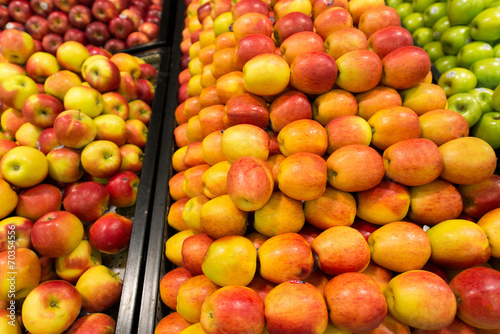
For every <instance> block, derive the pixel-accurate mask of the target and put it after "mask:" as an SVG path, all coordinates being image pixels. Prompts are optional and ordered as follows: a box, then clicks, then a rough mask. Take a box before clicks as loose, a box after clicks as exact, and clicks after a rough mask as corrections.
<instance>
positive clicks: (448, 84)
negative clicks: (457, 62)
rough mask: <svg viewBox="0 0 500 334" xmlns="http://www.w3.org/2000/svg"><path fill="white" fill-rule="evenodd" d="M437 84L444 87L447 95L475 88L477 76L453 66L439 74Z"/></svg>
mask: <svg viewBox="0 0 500 334" xmlns="http://www.w3.org/2000/svg"><path fill="white" fill-rule="evenodd" d="M438 85H439V86H440V87H441V88H443V89H444V92H445V93H446V96H447V97H449V96H452V95H455V94H457V93H466V92H468V91H470V90H472V89H474V88H476V86H477V78H476V76H475V75H474V73H472V72H471V71H469V70H468V69H466V68H461V67H455V68H452V69H450V70H448V71H446V72H444V73H443V74H442V75H441V77H440V78H439V80H438ZM478 105H479V104H478Z"/></svg>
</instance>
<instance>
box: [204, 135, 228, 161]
mask: <svg viewBox="0 0 500 334" xmlns="http://www.w3.org/2000/svg"><path fill="white" fill-rule="evenodd" d="M222 133H223V132H222V131H215V132H212V133H211V134H209V135H208V136H206V137H205V138H203V140H202V142H201V147H202V149H203V157H204V159H205V161H206V162H207V163H208V164H209V165H210V166H213V165H215V164H216V163H218V162H222V161H226V158H225V157H224V154H222V147H221V141H222Z"/></svg>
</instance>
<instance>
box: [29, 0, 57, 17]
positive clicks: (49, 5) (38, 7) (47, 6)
mask: <svg viewBox="0 0 500 334" xmlns="http://www.w3.org/2000/svg"><path fill="white" fill-rule="evenodd" d="M30 4H31V9H33V12H34V13H35V14H36V15H40V16H43V17H47V16H48V15H49V14H50V13H52V11H53V10H54V2H53V0H31V1H30Z"/></svg>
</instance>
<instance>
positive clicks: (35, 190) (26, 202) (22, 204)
mask: <svg viewBox="0 0 500 334" xmlns="http://www.w3.org/2000/svg"><path fill="white" fill-rule="evenodd" d="M61 201H62V193H61V190H59V188H57V187H55V186H53V185H51V184H47V183H41V184H38V185H36V186H34V187H32V188H29V189H25V190H24V191H22V192H21V193H20V194H19V201H18V203H17V207H16V215H18V216H21V217H25V218H27V219H29V220H31V221H36V220H38V219H39V218H40V217H41V216H43V215H44V214H45V213H47V212H50V211H58V210H60V208H61Z"/></svg>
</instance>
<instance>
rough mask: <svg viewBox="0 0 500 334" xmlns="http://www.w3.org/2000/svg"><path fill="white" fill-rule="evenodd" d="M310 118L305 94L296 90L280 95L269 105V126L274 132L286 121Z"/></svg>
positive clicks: (310, 111)
mask: <svg viewBox="0 0 500 334" xmlns="http://www.w3.org/2000/svg"><path fill="white" fill-rule="evenodd" d="M311 118H312V109H311V104H310V103H309V100H308V99H307V96H306V95H305V94H304V93H302V92H299V91H296V90H291V91H288V92H286V93H284V94H282V95H280V96H279V97H277V98H276V99H274V100H273V102H272V103H271V105H270V106H269V119H270V122H271V128H272V130H273V131H274V132H276V133H278V132H279V131H280V130H281V129H282V128H283V127H284V126H285V125H286V124H288V123H291V122H293V121H296V120H299V119H311Z"/></svg>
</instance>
